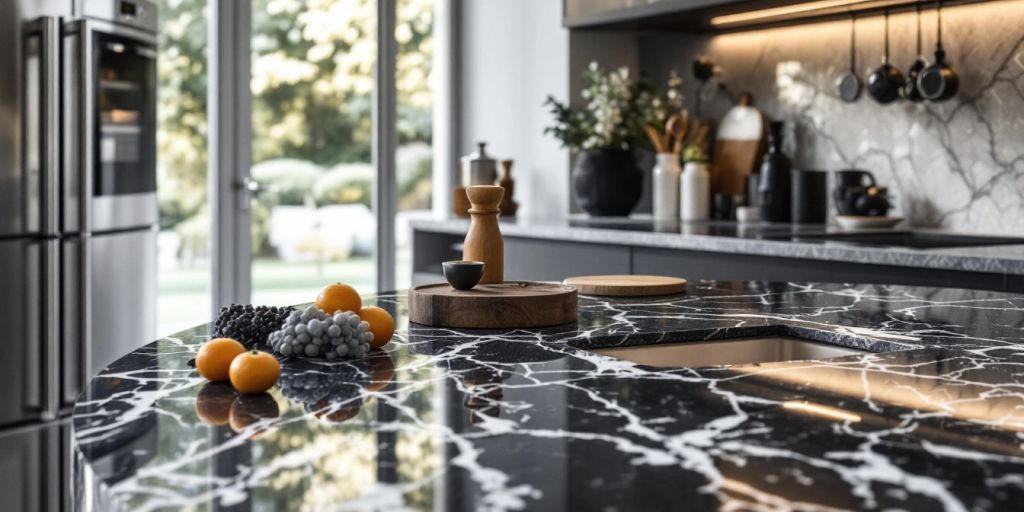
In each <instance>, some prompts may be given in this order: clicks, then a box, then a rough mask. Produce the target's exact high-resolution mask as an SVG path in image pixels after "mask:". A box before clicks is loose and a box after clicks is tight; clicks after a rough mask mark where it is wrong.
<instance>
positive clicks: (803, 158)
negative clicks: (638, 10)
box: [640, 0, 1024, 234]
mask: <svg viewBox="0 0 1024 512" xmlns="http://www.w3.org/2000/svg"><path fill="white" fill-rule="evenodd" d="M926 7H928V8H926V9H925V11H924V14H923V18H922V25H923V28H924V33H923V45H924V48H923V50H924V51H923V53H924V57H925V59H926V60H927V61H929V62H930V61H932V60H934V58H933V55H932V54H933V52H934V48H935V27H936V15H935V11H934V9H932V8H930V7H934V4H932V5H928V6H926ZM943 12H944V14H943V19H944V22H945V27H944V34H943V43H944V46H945V49H946V52H947V61H948V62H949V63H950V64H951V65H952V66H953V68H954V69H955V70H956V71H957V73H958V75H959V76H960V83H961V86H960V92H959V94H958V95H957V96H956V97H955V98H953V99H952V100H950V101H948V102H945V103H935V104H930V103H925V104H914V103H909V102H906V101H901V102H898V103H895V104H891V105H886V106H883V105H879V104H877V103H875V102H874V101H873V100H872V99H871V98H870V97H869V96H868V95H867V93H866V91H865V94H864V95H863V96H862V97H861V99H860V100H859V101H857V102H856V103H851V104H847V103H843V102H842V101H840V100H839V98H838V97H837V94H836V92H835V81H836V79H837V78H838V77H839V76H840V75H841V74H843V73H845V71H846V69H847V68H848V66H849V57H848V50H847V48H848V44H849V27H850V23H849V21H834V22H825V23H814V24H808V25H798V26H794V27H785V28H776V29H766V30H754V31H749V32H739V33H733V34H722V35H715V36H683V35H668V34H662V35H648V36H644V37H643V38H642V39H641V41H642V42H641V48H640V69H641V71H642V72H644V73H645V74H647V75H648V76H649V77H650V78H651V79H652V80H653V81H655V82H657V81H659V80H662V79H663V77H664V76H667V73H668V71H669V70H670V69H673V68H675V69H686V68H688V65H689V64H688V63H689V62H690V61H691V60H692V59H693V58H695V57H697V56H705V57H708V58H710V59H711V60H712V61H714V62H715V63H716V64H717V65H718V66H719V67H720V68H721V71H722V75H721V76H720V77H719V81H720V82H721V83H724V84H725V85H726V87H727V90H728V91H730V92H729V93H725V94H722V93H717V92H715V91H714V88H713V87H708V88H705V89H704V90H703V91H700V92H699V91H698V89H697V85H698V84H697V83H696V82H695V81H694V80H690V82H688V84H687V87H688V90H687V97H688V101H689V103H690V108H691V109H694V110H699V111H700V113H701V114H702V115H703V116H705V117H707V118H711V119H720V118H721V117H722V115H723V114H724V112H725V110H726V109H727V108H728V107H729V106H730V105H731V104H732V101H731V100H730V98H729V97H730V95H732V96H735V95H736V94H738V93H739V92H743V91H749V92H752V93H753V95H754V98H755V103H756V105H757V106H758V107H759V108H761V109H762V110H763V111H764V112H765V113H766V114H767V115H768V116H770V117H773V118H778V119H782V120H785V121H789V122H790V126H789V131H788V137H789V143H788V144H787V146H786V147H787V148H788V151H789V154H790V155H792V156H793V159H794V163H795V165H796V166H797V167H799V168H809V169H822V170H838V169H845V168H861V169H867V170H870V171H872V172H873V173H874V174H875V176H876V177H877V178H878V181H879V182H880V183H882V184H884V185H887V186H889V187H890V191H891V194H892V196H893V199H894V202H895V206H896V209H895V212H896V213H897V214H900V215H903V216H905V217H907V218H909V219H910V220H911V222H912V223H913V225H915V226H922V227H941V228H948V229H955V230H975V231H982V232H993V233H1005V234H1024V0H1003V1H992V2H983V3H979V4H970V5H962V6H952V7H947V8H946V9H945V10H944V11H943ZM915 27H916V24H915V15H914V13H913V12H909V13H906V12H905V13H899V14H896V15H893V17H892V20H891V37H892V40H891V47H892V63H893V65H895V66H897V67H899V68H900V69H901V70H903V72H904V73H906V69H907V68H909V66H910V64H911V63H912V62H913V60H914V58H915V42H914V41H915V34H916V29H915ZM882 35H883V21H882V17H881V16H871V17H869V18H865V19H861V20H858V21H857V40H858V46H857V57H858V65H857V71H858V74H859V75H860V77H861V79H862V80H865V81H866V80H867V77H868V76H869V74H870V73H871V71H872V70H873V69H874V68H876V67H877V66H878V65H879V64H880V63H881V55H882V42H883V39H882ZM698 100H699V102H700V104H701V105H700V107H698V106H697V103H698Z"/></svg>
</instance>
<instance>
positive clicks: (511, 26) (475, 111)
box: [457, 0, 569, 218]
mask: <svg viewBox="0 0 1024 512" xmlns="http://www.w3.org/2000/svg"><path fill="white" fill-rule="evenodd" d="M460 7H461V10H462V12H461V23H460V25H461V26H460V32H459V39H458V43H457V44H458V46H459V50H458V51H459V55H460V57H461V62H460V65H461V68H460V69H459V71H458V80H459V84H458V87H459V90H460V91H461V94H460V97H459V98H458V101H459V105H458V110H459V121H460V127H459V153H460V154H466V153H469V152H471V151H473V150H474V149H475V147H476V141H486V142H488V149H489V151H490V152H491V153H492V155H493V156H495V157H496V158H499V159H500V158H512V159H514V160H515V165H514V166H513V167H512V177H513V178H514V179H515V180H516V185H515V186H516V190H515V196H514V197H515V199H516V201H517V202H519V208H520V209H519V216H520V217H530V218H562V217H565V216H566V215H567V214H568V212H569V177H568V173H569V152H568V151H567V150H564V149H562V148H560V147H559V144H558V141H556V140H555V139H554V138H552V137H551V136H548V135H545V134H544V133H543V132H544V127H545V126H547V125H548V123H549V122H550V116H549V115H548V112H547V110H546V109H545V108H544V106H543V103H544V98H545V97H547V95H549V94H550V95H553V96H555V97H556V98H558V99H559V100H561V101H565V99H566V95H567V94H568V91H569V71H568V66H569V32H568V30H565V29H563V28H562V26H561V18H562V2H561V0H462V1H461V3H460Z"/></svg>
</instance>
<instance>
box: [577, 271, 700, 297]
mask: <svg viewBox="0 0 1024 512" xmlns="http://www.w3.org/2000/svg"><path fill="white" fill-rule="evenodd" d="M562 284H564V285H568V286H572V287H573V288H576V289H577V290H578V291H579V292H580V293H582V294H584V295H604V296H608V297H643V296H648V295H671V294H674V293H683V292H685V291H686V279H682V278H678V277H666V276H643V275H609V276H579V277H570V278H568V279H566V280H564V281H562Z"/></svg>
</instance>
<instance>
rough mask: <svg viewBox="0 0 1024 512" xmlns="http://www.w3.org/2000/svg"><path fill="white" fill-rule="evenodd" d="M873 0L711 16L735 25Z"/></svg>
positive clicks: (831, 1) (824, 2)
mask: <svg viewBox="0 0 1024 512" xmlns="http://www.w3.org/2000/svg"><path fill="white" fill-rule="evenodd" d="M873 1H875V0H820V1H817V2H805V3H802V4H795V5H787V6H784V7H772V8H770V9H761V10H758V11H749V12H741V13H737V14H725V15H722V16H715V17H714V18H711V24H712V25H733V24H736V23H745V22H748V21H755V20H763V19H769V18H777V17H780V16H788V15H791V14H800V13H805V12H811V11H820V10H823V9H831V8H833V7H844V6H848V5H856V4H863V3H868V2H873Z"/></svg>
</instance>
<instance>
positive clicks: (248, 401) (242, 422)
mask: <svg viewBox="0 0 1024 512" xmlns="http://www.w3.org/2000/svg"><path fill="white" fill-rule="evenodd" d="M279 416H281V409H280V408H278V406H277V401H276V400H274V397H272V396H270V395H268V394H266V393H261V394H259V395H243V396H240V397H238V398H236V399H235V401H234V402H232V403H231V413H230V424H231V430H234V431H235V432H242V431H243V430H245V429H246V428H248V427H249V426H250V425H252V424H253V423H256V422H257V421H260V420H262V419H274V418H277V417H279ZM262 433H263V430H262V429H260V430H257V431H256V432H253V434H252V435H251V436H249V439H256V438H257V437H259V436H260V435H261V434H262Z"/></svg>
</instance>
